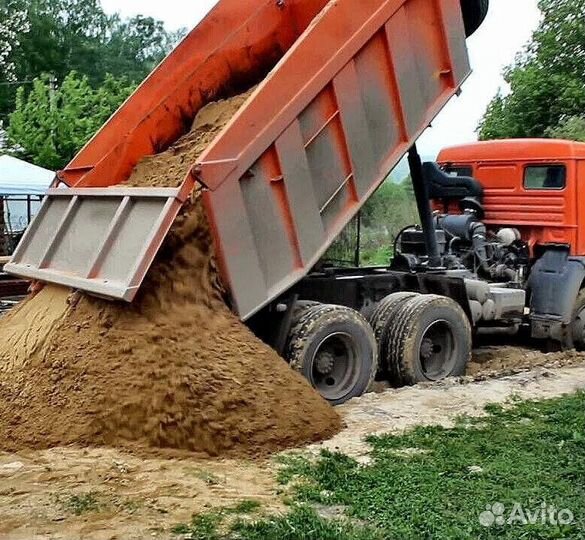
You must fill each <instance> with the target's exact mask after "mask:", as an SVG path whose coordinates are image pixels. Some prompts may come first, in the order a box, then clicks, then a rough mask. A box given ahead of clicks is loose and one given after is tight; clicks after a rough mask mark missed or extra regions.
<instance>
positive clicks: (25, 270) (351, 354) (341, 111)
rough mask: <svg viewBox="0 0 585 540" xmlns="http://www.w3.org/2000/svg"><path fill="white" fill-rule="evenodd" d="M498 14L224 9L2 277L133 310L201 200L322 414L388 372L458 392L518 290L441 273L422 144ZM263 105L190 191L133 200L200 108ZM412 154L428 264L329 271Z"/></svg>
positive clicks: (317, 1)
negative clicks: (220, 103) (336, 250)
mask: <svg viewBox="0 0 585 540" xmlns="http://www.w3.org/2000/svg"><path fill="white" fill-rule="evenodd" d="M487 10H488V0H331V1H328V0H220V1H219V2H218V4H217V5H216V6H215V8H214V9H213V10H212V11H211V12H210V13H209V14H208V16H207V17H206V18H205V19H204V20H203V21H202V22H201V23H200V24H199V25H198V26H197V27H196V28H195V29H194V30H193V31H192V32H191V33H190V34H189V35H188V36H187V37H186V38H185V39H184V40H183V41H182V42H181V43H180V44H179V45H178V47H177V48H176V49H175V50H174V51H173V52H172V53H171V54H170V55H169V56H168V57H167V58H166V60H164V61H163V62H162V64H161V65H160V66H159V67H158V68H156V69H155V70H154V72H153V73H152V74H151V75H150V76H149V77H148V78H147V79H146V80H145V82H144V83H143V84H142V85H141V86H140V87H139V88H138V89H137V90H136V92H135V93H134V94H133V95H132V96H131V97H130V98H129V99H128V100H127V101H126V103H124V104H123V105H122V107H121V108H120V109H119V110H118V111H117V112H116V113H115V114H114V115H113V116H112V118H111V119H110V120H109V121H108V122H107V123H106V124H105V125H104V126H103V128H102V129H101V130H100V131H99V132H98V133H97V134H96V135H95V137H94V138H93V139H92V140H91V141H90V142H89V143H88V144H87V145H86V146H85V148H83V149H82V150H81V151H80V152H79V154H78V155H77V156H76V157H75V158H74V159H73V161H72V162H71V163H70V164H69V165H68V166H67V167H66V168H65V169H64V170H63V171H61V172H59V173H58V175H57V179H56V182H55V184H54V186H53V187H52V188H51V189H50V190H48V192H47V195H46V197H45V199H44V202H43V205H42V208H41V210H40V211H39V213H38V215H37V216H36V218H35V220H34V222H33V223H32V224H31V226H30V227H29V229H28V230H27V232H26V234H25V236H24V238H23V239H22V241H21V243H20V245H19V246H18V248H17V250H16V252H15V253H14V255H13V258H12V260H11V262H10V264H8V265H7V266H6V269H7V270H8V271H10V272H12V273H13V274H16V275H18V276H22V277H25V278H27V279H32V280H38V281H40V282H50V283H56V284H60V285H64V286H67V287H72V288H74V289H79V290H82V291H85V292H87V293H89V294H93V295H97V296H100V297H103V298H108V299H111V300H113V301H126V302H131V301H132V300H133V299H134V297H135V295H136V293H137V291H138V289H139V288H140V286H141V283H142V281H143V279H144V277H145V275H146V273H147V272H148V270H149V268H150V266H151V264H152V262H153V261H154V259H155V257H156V255H157V252H158V250H159V248H160V246H161V244H162V243H163V241H164V239H165V236H166V235H167V234H168V231H169V230H170V227H171V225H172V223H173V222H174V220H175V218H176V216H177V215H178V213H179V211H180V209H181V207H182V205H183V204H184V203H185V201H186V200H187V199H188V198H189V196H190V195H191V193H192V192H193V190H194V189H195V187H196V186H200V187H202V188H203V202H204V205H205V209H206V213H207V217H208V220H209V223H210V226H211V229H212V231H213V237H214V242H215V249H216V252H217V259H218V264H219V268H220V273H221V277H222V279H223V282H224V284H225V286H226V287H227V289H228V290H229V296H230V299H229V301H230V305H231V308H232V309H233V311H234V312H235V313H236V314H237V315H238V316H239V317H240V319H241V320H242V321H244V322H245V323H246V324H247V325H248V326H249V327H250V328H251V329H252V330H253V331H254V332H255V333H256V334H257V335H258V336H259V337H261V338H262V339H263V340H264V341H266V342H267V343H268V344H270V345H271V346H273V347H274V348H275V349H276V350H277V351H278V352H279V353H281V355H282V356H283V357H284V358H285V359H286V360H287V361H288V362H289V363H290V365H291V367H293V368H294V369H296V370H298V371H300V372H301V373H303V374H304V375H305V376H306V377H307V378H308V380H309V381H310V382H311V384H312V385H313V386H314V387H315V388H316V389H317V390H318V391H319V392H320V393H321V394H322V395H323V397H324V398H326V399H327V400H329V401H330V402H331V403H333V404H339V403H343V402H345V401H347V400H348V399H350V398H353V397H356V396H359V395H361V394H362V393H363V392H365V391H366V389H367V388H368V387H369V386H370V383H371V382H372V380H373V378H374V377H375V376H376V374H380V373H386V372H392V373H393V376H394V378H395V379H397V380H400V381H401V382H403V383H407V384H409V383H414V382H417V381H420V380H439V379H442V378H444V377H447V376H451V375H458V374H461V373H462V372H463V370H464V369H465V365H466V363H467V361H468V360H469V358H470V354H471V339H472V328H473V327H474V324H475V322H476V321H477V316H476V310H477V306H476V304H475V303H474V302H480V301H481V300H482V299H483V296H484V295H486V296H489V298H486V299H485V302H484V304H485V303H487V301H488V299H489V301H490V302H493V304H494V307H493V309H494V311H495V312H496V314H497V316H498V317H499V318H501V319H505V320H508V319H510V318H516V316H519V315H520V314H521V313H518V311H522V310H523V305H522V308H520V307H519V306H520V304H521V303H522V304H523V302H521V298H520V297H521V296H522V295H523V291H521V290H517V289H512V288H509V287H507V286H504V285H502V286H498V287H493V286H491V285H485V284H484V282H483V281H482V280H481V279H480V278H479V277H478V276H477V275H476V274H473V273H471V272H465V271H463V269H459V271H458V272H453V271H451V270H450V269H446V268H444V267H443V264H442V261H441V259H442V256H441V252H439V251H438V250H437V235H436V233H435V223H434V221H433V220H434V218H433V215H432V213H431V211H430V206H429V200H430V199H429V193H428V186H427V182H426V181H425V171H424V167H423V164H422V163H421V162H420V158H419V157H418V153H417V152H416V147H415V142H416V141H417V139H418V138H419V136H420V135H421V133H422V132H423V131H424V130H425V129H426V128H427V127H428V126H429V125H430V124H431V122H432V120H433V119H434V118H435V117H436V115H437V114H438V113H439V112H440V111H441V109H442V108H443V107H444V106H445V105H446V103H447V102H448V101H449V100H450V99H451V98H452V97H453V96H455V95H456V94H458V93H459V92H460V89H461V86H462V84H463V83H464V81H465V80H466V79H467V77H468V76H469V75H470V73H471V68H470V63H469V58H468V52H467V47H466V38H467V37H469V36H470V35H471V34H472V33H473V32H474V31H475V30H477V28H478V27H479V26H480V25H481V24H482V22H483V20H484V18H485V17H486V15H487ZM253 87H255V88H254V90H253V92H252V93H251V95H250V97H249V98H248V99H247V101H246V103H245V104H244V105H243V107H242V108H241V109H240V110H239V111H238V113H237V114H236V115H235V116H234V118H233V119H232V120H231V121H230V122H229V123H228V125H227V126H226V127H225V128H224V129H223V130H222V131H221V133H220V134H219V135H218V136H217V137H216V138H215V140H214V141H213V142H212V143H211V144H210V145H209V147H208V148H207V150H206V151H205V152H204V153H203V155H202V156H200V158H199V159H198V160H197V162H196V163H193V164H192V168H191V171H190V173H189V174H188V175H187V177H186V178H185V180H184V182H183V184H182V185H181V186H179V187H178V188H129V187H125V186H124V182H125V181H126V180H127V179H128V178H129V176H130V174H131V172H132V170H133V168H134V167H135V166H136V164H137V163H138V162H139V161H140V160H141V159H142V158H143V157H145V156H148V155H153V154H157V153H159V152H161V151H163V150H165V149H167V148H168V147H169V146H170V145H171V144H172V143H173V142H175V141H176V140H177V139H178V138H179V137H180V136H181V135H183V134H184V133H186V132H187V131H188V130H189V128H190V126H191V124H192V121H193V119H194V117H195V116H196V114H197V112H198V111H199V110H200V109H201V108H202V107H203V106H204V105H206V104H207V103H209V102H212V101H216V100H218V99H221V98H226V97H229V96H233V95H236V94H239V93H241V92H243V91H246V90H248V89H250V88H253ZM406 153H409V156H410V159H409V161H410V165H411V172H412V178H413V184H414V187H415V193H416V195H417V201H418V204H419V209H420V212H421V220H422V223H423V228H422V229H421V231H418V230H416V231H410V234H411V236H417V235H418V236H420V235H422V236H420V237H421V238H422V240H423V243H424V249H425V255H424V256H423V255H421V258H420V260H419V261H418V262H417V264H416V265H415V267H414V268H413V267H408V268H394V267H393V266H392V265H388V267H384V268H350V269H347V268H335V267H326V268H324V267H323V266H322V265H320V264H319V261H320V260H321V258H322V256H323V255H324V253H325V252H326V250H327V249H328V247H329V246H330V245H331V244H332V242H333V241H334V240H335V239H336V238H337V237H338V235H339V234H340V233H341V232H342V231H343V230H344V228H345V227H346V225H347V224H348V223H349V222H350V221H351V220H352V219H353V218H354V217H355V216H356V214H358V212H359V211H360V209H361V208H362V207H363V205H364V204H365V203H366V201H368V199H369V198H370V197H371V196H372V194H373V193H374V192H375V191H376V190H377V188H378V187H379V186H380V185H381V184H382V183H383V182H384V180H385V179H386V178H387V176H388V173H389V171H391V170H392V169H393V168H394V166H395V165H396V164H397V163H398V162H399V160H400V159H401V158H402V157H403V156H404V155H405V154H406ZM437 174H438V175H439V173H437ZM441 174H443V176H444V178H443V180H445V178H446V179H447V180H449V179H451V178H452V177H451V176H450V175H449V174H448V173H445V172H441ZM405 236H406V233H405V235H403V236H402V242H403V245H406V244H407V243H408V242H407V239H406V238H405ZM474 241H475V240H474ZM411 243H416V242H411ZM407 255H408V253H407V251H406V250H404V255H403V256H402V259H400V260H403V259H404V258H406V257H407ZM423 259H424V260H423ZM418 263H420V264H418ZM484 285H485V286H484ZM490 305H491V304H490ZM482 307H483V304H482ZM495 319H496V317H494V320H495Z"/></svg>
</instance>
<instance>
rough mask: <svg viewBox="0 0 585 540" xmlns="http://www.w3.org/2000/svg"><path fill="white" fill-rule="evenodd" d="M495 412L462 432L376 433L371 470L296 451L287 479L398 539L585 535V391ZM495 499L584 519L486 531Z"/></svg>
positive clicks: (467, 421)
mask: <svg viewBox="0 0 585 540" xmlns="http://www.w3.org/2000/svg"><path fill="white" fill-rule="evenodd" d="M486 411H487V413H488V414H489V416H488V417H484V418H461V419H460V420H459V421H458V423H457V425H456V426H455V428H453V429H446V428H443V427H437V426H431V427H418V428H416V429H415V430H413V431H411V432H408V433H406V434H405V435H399V436H394V435H387V436H382V437H372V438H370V439H369V442H370V443H371V444H372V446H373V451H372V455H371V457H372V462H371V464H369V465H366V466H364V465H360V464H358V463H357V462H356V461H355V460H353V459H351V458H349V457H347V456H344V455H342V454H339V453H331V452H323V454H322V455H321V458H320V459H318V460H316V461H309V460H304V461H303V460H302V459H300V458H298V457H296V458H294V460H292V461H291V462H289V463H288V467H287V469H285V470H284V471H283V472H282V473H281V477H280V479H281V480H282V481H290V480H294V481H295V482H294V490H295V493H296V498H297V500H299V501H301V502H304V503H310V504H317V503H318V504H325V505H342V506H343V507H345V508H346V509H347V511H346V512H347V514H348V515H349V517H350V518H352V519H353V520H359V521H360V522H365V523H367V524H368V525H370V526H373V527H376V528H377V529H378V530H381V531H383V532H384V538H388V539H393V538H396V539H399V538H428V539H431V538H449V539H453V540H457V539H461V540H463V539H467V538H479V539H492V538H493V539H496V538H498V539H500V538H501V539H510V540H512V539H516V538H520V537H522V538H538V539H556V538H582V533H583V531H584V530H585V445H584V444H583V442H584V441H585V393H580V394H576V395H572V396H565V397H562V398H558V399H554V400H549V401H544V402H520V403H516V404H515V405H513V406H512V407H511V408H502V407H501V406H492V407H488V408H487V409H486ZM495 503H502V504H504V505H505V507H506V509H507V510H508V515H509V511H510V510H511V508H512V507H513V504H514V503H519V504H521V505H522V506H523V507H524V508H526V509H527V510H530V511H534V510H535V509H537V510H539V509H540V508H541V504H542V503H546V504H547V505H548V506H549V507H550V506H554V507H555V508H556V509H557V510H560V509H565V508H566V509H569V510H570V511H571V512H573V514H574V516H575V522H574V523H573V524H571V525H558V524H557V525H555V524H553V523H550V522H546V523H542V521H541V520H540V519H539V520H538V522H537V523H535V524H532V525H518V524H510V525H509V524H504V525H495V526H493V527H490V528H485V527H483V526H482V525H481V524H480V521H479V515H480V514H481V513H482V512H484V511H485V510H486V506H487V505H492V504H495Z"/></svg>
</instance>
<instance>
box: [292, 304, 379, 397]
mask: <svg viewBox="0 0 585 540" xmlns="http://www.w3.org/2000/svg"><path fill="white" fill-rule="evenodd" d="M285 358H286V359H287V360H288V361H289V363H290V366H291V367H292V368H293V369H295V370H296V371H298V372H299V373H301V374H302V375H303V376H305V377H306V378H307V379H308V380H309V382H310V383H311V384H312V385H313V387H314V388H315V389H316V390H317V391H318V392H319V393H320V394H321V395H322V396H323V397H324V398H325V399H326V400H327V401H329V402H330V403H331V404H332V405H340V404H342V403H345V402H346V401H348V400H350V399H352V398H354V397H359V396H361V395H362V394H363V393H364V392H366V391H367V390H368V388H369V387H370V385H371V384H372V382H373V380H374V377H375V375H376V371H377V366H378V363H377V359H378V358H377V348H376V340H375V338H374V332H373V331H372V328H371V327H370V325H369V324H368V322H367V321H366V320H365V319H364V318H363V317H362V316H361V315H360V314H359V313H358V312H357V311H355V310H353V309H350V308H346V307H342V306H333V305H322V304H320V305H318V306H311V307H309V308H308V309H306V310H305V311H304V312H303V313H302V314H301V316H300V317H299V318H298V320H297V321H296V323H295V324H294V326H293V327H292V329H291V331H290V334H289V339H288V344H287V347H286V353H285Z"/></svg>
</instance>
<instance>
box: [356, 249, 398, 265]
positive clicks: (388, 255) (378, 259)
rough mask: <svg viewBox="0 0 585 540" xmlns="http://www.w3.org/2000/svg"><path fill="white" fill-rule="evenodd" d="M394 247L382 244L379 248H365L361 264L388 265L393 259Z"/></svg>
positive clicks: (361, 256) (361, 255)
mask: <svg viewBox="0 0 585 540" xmlns="http://www.w3.org/2000/svg"><path fill="white" fill-rule="evenodd" d="M392 252H393V250H392V248H391V247H390V246H381V247H378V248H377V249H365V250H363V251H362V253H361V254H360V265H361V266H388V265H389V264H390V259H392Z"/></svg>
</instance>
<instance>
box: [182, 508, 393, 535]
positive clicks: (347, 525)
mask: <svg viewBox="0 0 585 540" xmlns="http://www.w3.org/2000/svg"><path fill="white" fill-rule="evenodd" d="M225 517H226V514H225V513H213V512H211V513H208V514H202V515H198V516H195V517H194V518H193V520H192V522H191V523H190V524H189V525H177V526H176V527H174V528H173V529H172V531H171V532H172V533H173V534H175V535H181V537H182V538H185V539H186V540H301V539H302V540H382V538H383V536H382V535H381V534H379V533H378V532H376V531H375V530H373V529H370V528H366V527H363V526H359V525H355V524H352V523H351V522H350V521H349V520H347V519H345V520H327V519H324V518H321V517H320V516H319V515H318V514H317V512H315V510H314V509H312V508H311V507H310V506H307V505H295V506H294V507H293V508H292V510H291V511H290V512H289V513H288V514H287V515H284V516H273V517H271V518H266V519H258V520H255V521H250V520H249V519H237V520H236V521H234V522H232V523H225V522H224V520H225Z"/></svg>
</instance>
